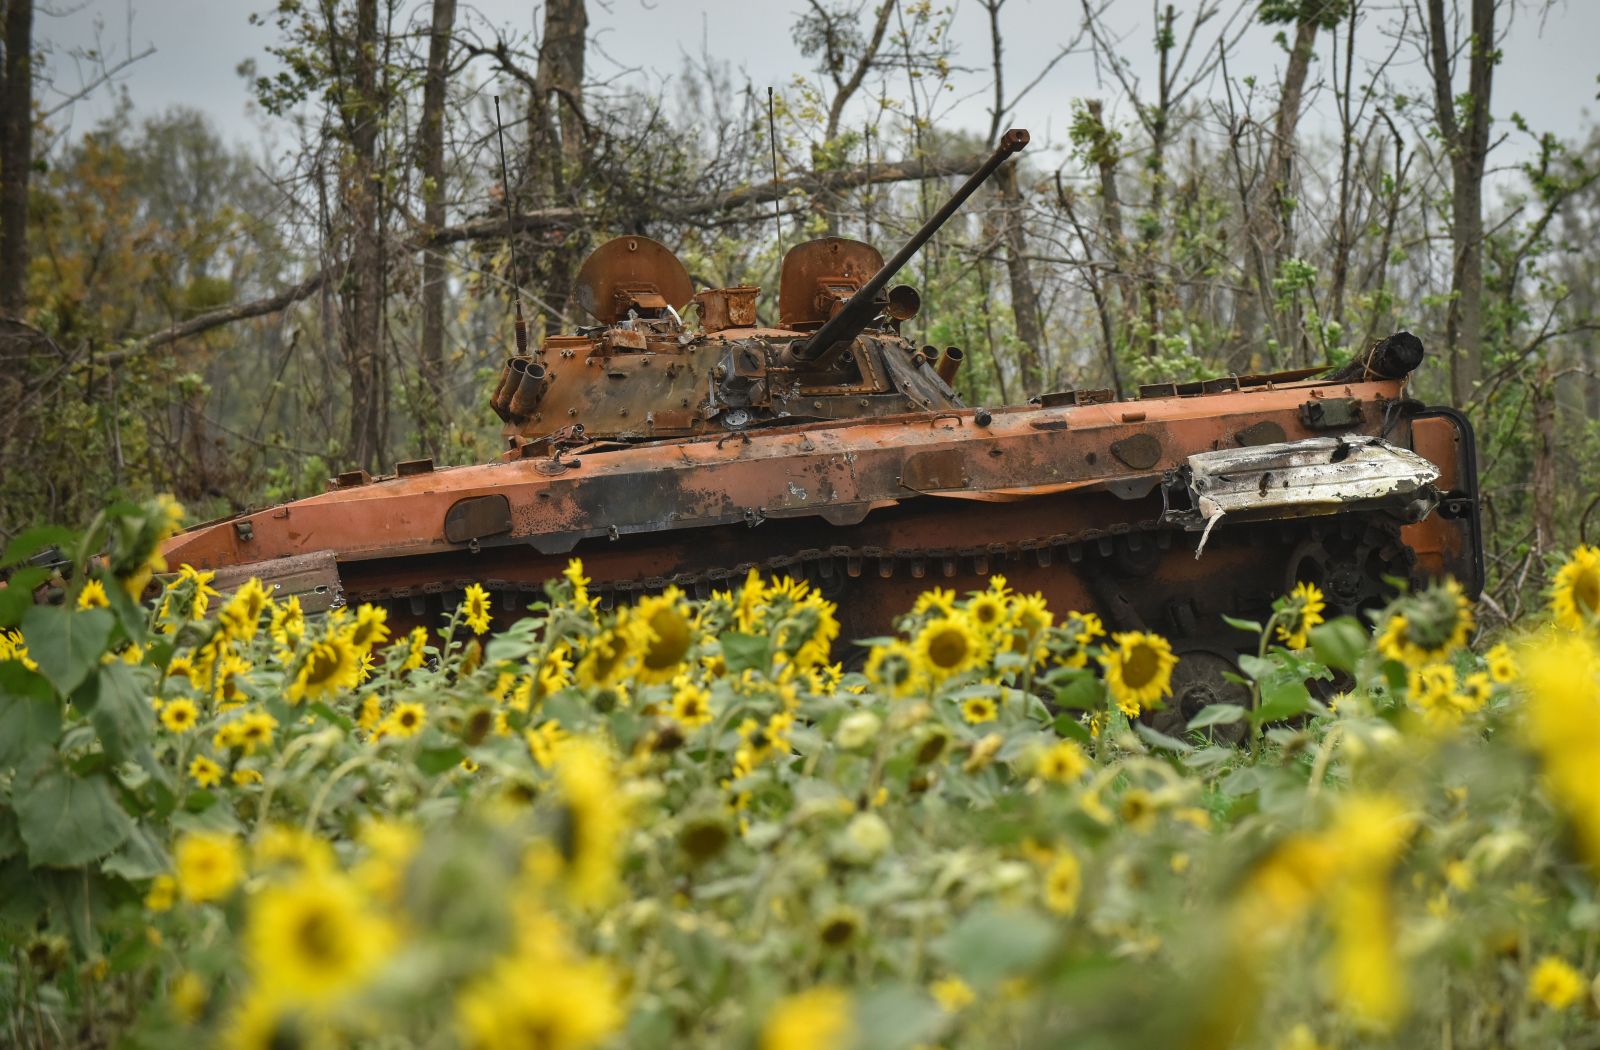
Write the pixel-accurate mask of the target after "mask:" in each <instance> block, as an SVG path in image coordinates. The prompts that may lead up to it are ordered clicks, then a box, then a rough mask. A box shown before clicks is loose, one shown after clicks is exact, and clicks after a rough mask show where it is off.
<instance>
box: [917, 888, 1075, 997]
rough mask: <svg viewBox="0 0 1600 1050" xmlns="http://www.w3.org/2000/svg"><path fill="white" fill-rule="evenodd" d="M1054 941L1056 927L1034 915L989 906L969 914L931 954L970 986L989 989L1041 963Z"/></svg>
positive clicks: (935, 944)
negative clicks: (936, 956) (968, 982)
mask: <svg viewBox="0 0 1600 1050" xmlns="http://www.w3.org/2000/svg"><path fill="white" fill-rule="evenodd" d="M1054 941H1055V925H1054V924H1053V923H1049V922H1045V921H1043V920H1042V919H1041V917H1040V916H1039V914H1038V913H1037V912H1035V911H1032V910H1030V909H1025V908H1002V907H999V906H996V905H988V906H982V907H977V908H974V909H973V910H972V911H970V912H968V913H967V914H966V915H965V916H964V917H963V918H962V919H961V921H960V922H958V923H956V925H955V928H954V929H952V930H951V931H950V932H949V933H947V934H945V935H944V936H943V937H940V938H939V939H938V940H937V941H935V942H934V945H933V950H934V953H935V954H936V955H938V956H939V957H940V958H941V959H942V960H943V961H944V963H945V965H946V966H947V967H948V968H949V969H952V970H954V971H955V972H956V973H958V974H960V975H961V976H962V977H964V978H965V979H966V980H968V981H970V982H971V983H972V984H974V985H977V986H978V987H981V988H992V987H994V986H995V985H997V984H999V983H1000V982H1001V981H1002V980H1004V979H1005V978H1007V977H1010V976H1012V975H1013V974H1018V973H1021V972H1022V971H1024V970H1027V969H1030V968H1032V967H1033V966H1035V965H1037V964H1038V963H1039V962H1041V961H1042V960H1043V959H1044V957H1045V956H1046V955H1047V954H1048V953H1049V951H1050V948H1051V946H1052V945H1053V943H1054Z"/></svg>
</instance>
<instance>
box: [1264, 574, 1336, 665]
mask: <svg viewBox="0 0 1600 1050" xmlns="http://www.w3.org/2000/svg"><path fill="white" fill-rule="evenodd" d="M1326 608H1327V603H1326V602H1324V601H1323V600H1322V592H1321V591H1319V590H1318V589H1317V585H1316V584H1314V583H1308V582H1306V581H1304V580H1302V581H1300V582H1299V583H1297V584H1295V585H1294V590H1292V591H1290V592H1289V593H1288V594H1287V595H1285V596H1284V597H1282V598H1280V599H1278V603H1277V610H1276V611H1277V623H1278V626H1277V635H1278V641H1280V642H1282V643H1283V646H1284V648H1286V649H1304V648H1305V647H1306V643H1307V640H1308V638H1309V636H1310V634H1311V628H1313V627H1315V626H1316V625H1317V624H1319V623H1321V622H1322V620H1323V616H1322V610H1324V609H1326Z"/></svg>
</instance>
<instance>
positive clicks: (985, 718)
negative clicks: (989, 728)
mask: <svg viewBox="0 0 1600 1050" xmlns="http://www.w3.org/2000/svg"><path fill="white" fill-rule="evenodd" d="M999 713H1000V709H999V708H998V707H996V706H995V702H994V699H993V698H992V697H988V696H969V697H967V699H966V700H963V701H962V703H961V717H962V718H963V719H965V720H966V722H967V723H968V724H969V725H982V724H983V723H984V722H993V721H994V720H995V718H996V717H998V715H999Z"/></svg>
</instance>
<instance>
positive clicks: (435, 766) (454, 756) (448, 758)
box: [417, 747, 466, 777]
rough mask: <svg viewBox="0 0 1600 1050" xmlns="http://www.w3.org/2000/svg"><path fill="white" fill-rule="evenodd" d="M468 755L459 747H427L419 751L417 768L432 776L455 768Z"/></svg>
mask: <svg viewBox="0 0 1600 1050" xmlns="http://www.w3.org/2000/svg"><path fill="white" fill-rule="evenodd" d="M465 757H466V752H465V751H462V750H461V749H460V748H459V747H427V748H423V749H422V750H421V751H418V752H417V768H418V769H420V770H422V771H423V772H424V773H426V774H428V775H429V776H430V777H432V776H438V775H439V774H440V773H443V772H444V771H445V770H447V769H454V768H455V767H456V766H458V765H460V764H461V760H462V759H463V758H465Z"/></svg>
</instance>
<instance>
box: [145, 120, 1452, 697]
mask: <svg viewBox="0 0 1600 1050" xmlns="http://www.w3.org/2000/svg"><path fill="white" fill-rule="evenodd" d="M1026 142H1027V135H1026V132H1008V133H1007V136H1006V138H1005V139H1004V140H1003V141H1002V144H1001V146H1000V148H999V149H997V150H996V151H995V154H994V156H993V157H991V158H990V160H989V162H988V163H986V164H985V165H984V167H983V168H981V169H980V170H979V171H978V172H977V173H975V174H974V175H973V176H972V178H970V179H968V180H967V182H966V184H964V185H963V186H962V187H961V189H960V190H959V191H958V192H957V193H956V194H955V196H954V197H953V198H952V200H951V201H950V202H949V203H948V204H947V205H946V206H945V208H943V209H941V211H940V213H939V214H938V215H936V216H935V217H934V218H933V220H931V221H930V223H929V224H928V225H927V226H925V227H924V228H923V229H922V230H920V231H918V233H917V234H916V235H915V236H913V238H912V239H911V241H910V242H909V243H908V244H907V245H906V246H905V247H904V248H902V249H901V251H900V252H898V253H896V255H895V257H894V258H893V259H891V260H889V261H888V262H887V263H886V262H884V261H883V259H882V256H881V255H879V253H878V252H877V250H876V249H874V248H872V247H871V246H869V245H866V244H862V243H861V242H859V241H852V240H847V239H843V238H836V237H835V238H824V239H822V240H818V241H812V242H809V243H806V244H801V245H798V246H796V247H795V248H793V249H791V250H790V251H789V253H788V255H787V256H786V258H785V259H784V263H783V268H782V276H781V284H780V293H779V297H778V316H777V318H776V319H775V321H774V323H773V324H771V325H763V324H762V323H761V321H760V319H759V318H758V317H757V316H756V304H757V289H754V288H750V287H734V288H721V289H702V290H701V291H699V292H698V293H695V292H694V289H693V287H692V284H691V282H690V280H689V276H688V274H687V272H686V271H685V270H684V268H683V266H682V264H681V263H679V262H678V260H677V259H676V258H675V257H674V256H673V255H672V253H671V252H670V251H668V250H667V249H666V248H665V247H664V246H662V245H660V244H658V243H656V242H655V241H652V240H650V239H649V238H646V237H640V236H628V237H621V238H617V239H616V240H613V241H611V242H609V243H607V244H605V245H602V246H601V247H600V248H599V249H598V250H596V252H595V253H594V254H593V256H591V258H590V259H589V261H588V262H587V263H586V264H585V265H584V267H583V269H582V271H580V274H579V279H578V292H577V299H578V302H579V303H580V304H581V305H582V306H583V308H584V309H585V310H586V311H587V312H588V313H589V314H590V315H591V316H592V317H593V318H594V320H595V322H596V325H595V326H594V327H590V328H580V329H579V330H578V331H577V332H575V333H573V334H571V335H560V336H554V337H551V338H548V339H546V340H545V341H544V343H543V345H542V346H541V347H539V349H538V351H537V352H536V353H534V354H531V355H527V356H517V357H513V358H512V359H510V360H509V361H507V363H506V365H505V367H504V369H503V370H502V372H501V375H500V377H499V379H498V380H497V381H496V382H495V384H494V386H493V388H492V389H491V391H490V392H489V393H490V398H489V401H490V407H491V408H492V409H493V411H494V412H495V413H496V414H497V415H498V416H499V417H500V418H501V419H502V421H503V422H504V434H505V437H506V439H507V443H508V450H507V452H506V453H505V454H504V456H503V457H502V458H501V459H500V460H499V461H497V462H493V463H489V464H485V465H481V466H467V467H455V468H450V469H434V467H433V464H432V463H431V462H428V461H419V462H412V463H404V464H401V465H400V466H399V467H398V468H397V471H396V473H395V475H393V476H390V477H383V478H371V477H368V476H367V474H366V473H365V472H364V471H354V472H350V473H347V474H343V475H340V476H339V477H338V478H337V479H334V481H333V482H332V483H331V484H330V490H329V491H328V492H326V493H324V494H322V495H319V496H313V497H311V498H309V499H303V500H298V501H296V502H293V503H288V504H284V505H281V506H278V507H273V508H270V509H267V510H262V511H257V512H255V513H251V514H244V515H240V516H237V517H235V518H231V519H228V520H225V521H222V522H218V523H213V524H210V525H206V526H202V527H199V528H196V529H193V530H190V531H189V532H186V533H184V534H183V535H181V536H179V537H177V538H175V539H174V540H173V541H172V542H171V543H170V544H169V545H168V547H167V549H166V556H167V559H168V561H169V562H170V563H171V564H173V565H178V564H181V563H184V562H187V563H190V564H193V565H195V566H196V567H199V568H205V569H215V570H220V576H219V583H222V584H227V583H229V582H233V583H235V584H237V583H238V582H242V580H243V579H244V578H246V577H247V576H249V575H260V576H262V577H263V578H264V579H266V580H267V581H268V582H270V583H273V584H275V585H276V586H277V587H278V588H279V590H280V593H285V594H287V593H297V594H300V595H301V596H302V601H303V602H304V603H306V604H307V607H308V608H317V607H325V606H326V605H328V604H332V603H335V602H340V601H370V602H383V603H386V604H388V605H389V606H390V608H391V610H392V612H393V613H394V614H395V615H396V616H397V618H399V619H403V620H421V621H427V622H437V621H436V620H434V619H433V617H434V616H435V615H436V614H438V613H439V612H441V611H443V610H444V609H445V608H448V607H451V606H453V604H454V602H455V601H457V600H458V598H459V595H460V592H461V589H462V588H464V587H465V586H466V585H467V584H469V583H472V582H482V583H484V584H485V585H487V586H488V587H489V588H490V589H491V591H493V592H495V594H496V597H497V601H496V606H497V608H498V609H499V611H500V614H501V615H502V616H504V617H508V618H509V617H513V616H515V615H516V614H517V612H518V611H519V610H521V609H523V608H526V605H527V603H528V602H529V601H531V600H533V599H535V598H536V597H538V596H540V595H541V594H542V585H543V584H544V583H545V581H547V580H549V579H552V578H553V577H555V576H556V575H558V574H559V573H560V571H561V569H562V568H563V567H564V566H565V564H566V562H567V560H568V559H569V558H571V557H574V556H577V557H582V558H583V561H584V566H585V571H586V572H587V573H588V574H589V575H590V576H591V577H592V579H593V581H594V583H593V590H594V591H595V592H596V593H598V594H600V595H601V596H602V597H603V598H604V599H606V600H627V599H628V598H630V597H631V596H633V595H636V594H640V593H648V592H651V591H657V590H660V589H662V588H665V587H667V586H669V585H679V586H682V587H685V588H687V589H690V590H692V591H696V592H698V593H701V594H705V593H708V592H709V590H710V589H711V588H713V587H722V586H727V585H728V584H729V583H732V582H737V581H738V580H739V579H741V578H742V577H743V575H744V574H745V573H746V572H747V571H748V570H749V569H750V568H752V567H754V568H757V569H760V570H762V571H764V572H769V573H789V574H793V575H796V576H804V577H806V578H807V579H809V580H810V581H811V582H812V583H813V584H815V585H816V586H818V587H819V588H821V589H822V590H823V592H824V593H825V594H827V595H828V596H829V597H831V598H834V599H835V600H836V601H837V602H838V604H839V615H840V620H841V621H842V624H843V637H845V638H859V637H867V636H869V635H874V634H880V633H882V632H883V631H884V630H885V629H886V628H887V627H888V626H889V624H890V622H891V620H892V618H893V616H894V615H895V614H897V613H899V612H902V611H904V610H905V609H907V608H909V607H910V605H911V603H912V601H913V600H914V598H915V596H916V595H917V594H918V593H919V592H920V591H922V590H924V589H926V588H927V587H929V586H932V585H935V584H938V585H940V586H946V587H953V588H955V589H957V590H967V589H973V588H978V587H982V586H984V585H985V584H986V580H987V577H988V576H989V575H990V574H992V573H995V572H1001V573H1004V574H1005V575H1006V577H1007V578H1008V579H1009V580H1010V582H1011V585H1012V586H1013V587H1015V588H1017V589H1019V590H1023V591H1035V590H1037V591H1040V592H1042V593H1044V595H1045V596H1046V597H1047V599H1048V600H1049V601H1050V603H1051V605H1052V606H1053V607H1055V608H1056V609H1058V610H1067V609H1079V610H1084V611H1095V612H1098V613H1099V614H1100V615H1101V616H1102V617H1103V618H1104V620H1105V622H1106V624H1107V626H1108V627H1110V628H1111V629H1113V630H1117V629H1134V628H1147V629H1151V630H1157V631H1161V632H1163V633H1165V634H1167V635H1168V636H1169V637H1171V638H1172V640H1173V642H1174V646H1175V648H1176V649H1177V651H1178V652H1179V655H1180V658H1181V659H1180V663H1179V667H1178V671H1177V672H1176V675H1177V677H1176V681H1175V688H1176V691H1177V693H1178V703H1176V704H1175V705H1172V710H1171V712H1170V714H1169V715H1168V716H1167V717H1168V719H1169V723H1168V724H1169V727H1176V728H1181V724H1180V723H1179V721H1178V720H1179V719H1183V718H1187V717H1188V716H1189V715H1192V714H1193V712H1194V711H1195V710H1197V709H1198V708H1199V707H1201V706H1203V705H1204V704H1206V703H1208V702H1213V701H1216V700H1219V699H1230V700H1232V699H1237V697H1235V696H1233V695H1232V692H1231V691H1232V690H1235V689H1236V688H1237V687H1236V686H1233V685H1231V684H1230V683H1229V682H1228V681H1227V680H1226V679H1225V678H1224V677H1223V675H1222V672H1223V671H1224V670H1226V669H1228V668H1229V667H1230V666H1231V661H1232V658H1233V654H1234V651H1235V648H1236V647H1237V646H1238V645H1239V644H1240V642H1241V640H1242V636H1241V635H1240V633H1239V632H1237V631H1235V630H1233V629H1231V628H1229V627H1227V626H1226V625H1225V624H1224V623H1223V621H1222V619H1221V617H1222V616H1223V615H1225V614H1226V615H1230V616H1237V617H1253V618H1258V619H1262V620H1264V619H1265V618H1266V615H1267V613H1268V610H1269V607H1270V604H1271V602H1272V600H1273V599H1274V598H1275V597H1276V596H1277V595H1279V594H1282V593H1284V592H1285V591H1287V590H1288V589H1290V588H1291V587H1293V585H1294V584H1295V583H1296V582H1298V581H1300V580H1309V581H1312V582H1315V583H1316V584H1317V585H1318V586H1319V587H1321V589H1322V590H1323V592H1324V594H1325V596H1326V598H1327V601H1328V604H1329V606H1330V610H1329V612H1330V614H1335V613H1341V612H1358V611H1361V610H1363V609H1370V608H1373V607H1376V606H1378V605H1380V604H1382V603H1383V602H1384V601H1386V600H1387V598H1388V596H1389V594H1390V587H1391V584H1390V582H1389V581H1390V580H1393V579H1396V578H1398V579H1400V580H1409V581H1412V582H1414V583H1420V582H1422V581H1423V580H1425V579H1427V578H1430V577H1438V576H1443V575H1452V576H1455V577H1457V578H1458V579H1460V580H1461V581H1462V583H1463V584H1464V585H1465V586H1466V588H1467V589H1468V590H1469V592H1471V593H1473V594H1476V593H1477V592H1478V590H1479V589H1481V586H1482V568H1481V559H1482V555H1481V549H1482V543H1481V536H1480V529H1479V519H1478V502H1477V491H1476V477H1477V468H1476V463H1475V460H1474V450H1473V439H1472V433H1471V430H1470V428H1469V427H1468V425H1467V423H1466V421H1465V419H1464V418H1463V417H1461V416H1460V415H1459V414H1458V413H1456V412H1454V411H1452V410H1449V409H1430V408H1427V407H1425V406H1423V405H1422V404H1420V403H1419V402H1416V401H1414V400H1412V399H1410V398H1409V397H1408V396H1407V393H1406V390H1407V382H1408V378H1409V375H1410V373H1411V372H1412V371H1413V370H1414V369H1415V368H1416V366H1417V364H1418V363H1419V362H1420V360H1421V357H1422V346H1421V344H1420V342H1418V341H1417V340H1416V339H1415V337H1413V336H1411V335H1409V334H1407V333H1398V334H1396V335H1394V336H1391V337H1389V338H1388V339H1385V340H1383V341H1381V342H1379V343H1377V344H1376V345H1374V346H1373V347H1370V348H1369V349H1368V350H1367V352H1366V353H1364V354H1362V355H1360V356H1359V357H1358V358H1357V359H1356V360H1355V361H1354V362H1352V364H1351V365H1349V366H1346V367H1345V368H1344V369H1342V370H1340V371H1338V372H1336V373H1334V374H1332V375H1325V374H1323V373H1322V370H1315V371H1303V372H1297V373H1281V374H1277V375H1261V376H1229V377H1225V378H1221V379H1214V380H1208V381H1205V382H1193V383H1177V384H1163V385H1159V386H1147V387H1144V388H1142V389H1141V390H1140V392H1139V394H1138V396H1137V397H1136V398H1130V399H1127V400H1119V399H1117V398H1115V397H1114V396H1113V394H1112V392H1110V391H1104V390H1078V391H1060V392H1055V393H1049V394H1045V395H1042V396H1041V397H1038V398H1035V399H1034V400H1033V401H1032V402H1030V403H1029V404H1026V405H1016V406H1009V407H1001V408H993V409H989V408H980V407H970V406H967V405H964V404H963V403H962V401H961V399H960V398H959V397H958V396H957V394H956V392H955V390H954V388H953V382H954V380H955V378H956V369H957V368H958V367H959V365H960V363H961V360H962V356H963V355H962V351H961V350H959V349H957V348H953V347H952V348H949V349H946V350H945V351H943V352H942V353H941V352H939V351H938V350H936V349H935V348H933V347H919V346H917V345H915V344H914V343H913V342H911V341H910V340H908V339H907V338H906V337H905V336H904V335H903V334H902V332H901V327H902V325H903V323H904V322H905V321H907V320H910V319H911V318H912V317H913V316H915V314H916V311H917V307H918V298H917V295H916V292H915V291H914V290H912V289H910V288H907V287H904V286H901V287H899V288H890V287H889V281H890V280H892V279H893V277H894V276H895V275H896V274H897V273H898V271H899V270H900V268H901V267H903V266H904V264H905V262H906V261H907V260H908V259H909V258H910V256H911V255H912V253H914V252H915V251H916V249H917V248H918V247H919V246H920V245H921V243H922V242H923V241H925V240H926V239H927V237H928V236H929V235H931V233H932V232H933V230H934V229H936V228H937V226H938V224H940V223H942V222H943V221H945V220H946V219H947V218H948V217H949V215H950V214H952V213H953V212H954V211H955V209H956V208H957V207H959V205H960V203H961V202H962V201H963V200H965V198H966V197H967V196H968V195H970V193H971V192H972V191H973V190H974V189H976V187H977V186H978V185H979V184H980V183H981V182H982V181H983V180H984V179H985V178H987V177H988V175H990V174H991V173H992V172H993V171H994V170H995V168H997V167H998V166H999V164H1000V163H1002V162H1004V160H1005V159H1007V157H1009V156H1010V155H1011V154H1013V153H1015V152H1016V151H1017V150H1019V149H1021V148H1022V147H1023V146H1024V145H1025V144H1026ZM840 655H844V654H843V653H841V654H840Z"/></svg>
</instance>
